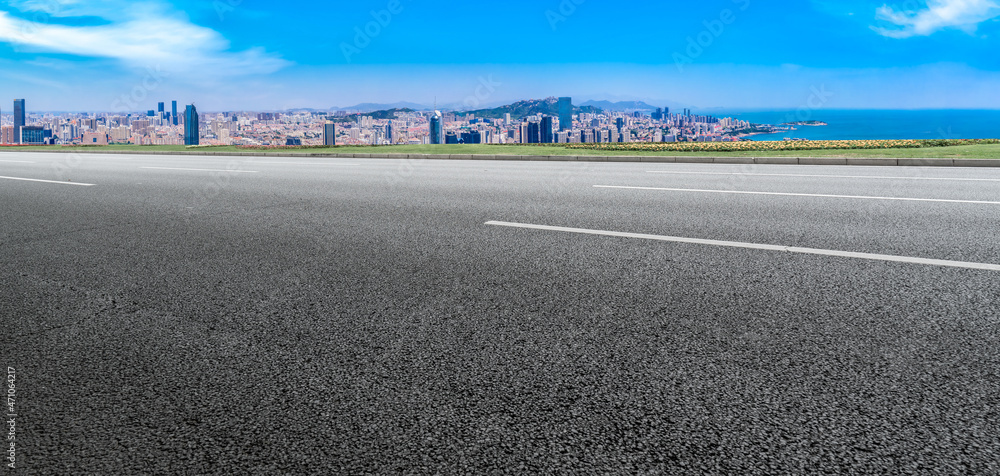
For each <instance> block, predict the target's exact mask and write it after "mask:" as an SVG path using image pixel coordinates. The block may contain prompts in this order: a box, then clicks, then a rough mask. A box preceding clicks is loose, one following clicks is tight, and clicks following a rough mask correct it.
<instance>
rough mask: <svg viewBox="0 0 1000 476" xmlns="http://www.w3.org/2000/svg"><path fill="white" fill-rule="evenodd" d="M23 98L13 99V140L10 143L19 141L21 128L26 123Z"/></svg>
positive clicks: (18, 142)
mask: <svg viewBox="0 0 1000 476" xmlns="http://www.w3.org/2000/svg"><path fill="white" fill-rule="evenodd" d="M24 111H25V109H24V99H15V100H14V141H13V142H11V143H12V144H20V143H21V128H22V127H24V126H26V125H27V122H26V121H25V118H26V115H25V112H24Z"/></svg>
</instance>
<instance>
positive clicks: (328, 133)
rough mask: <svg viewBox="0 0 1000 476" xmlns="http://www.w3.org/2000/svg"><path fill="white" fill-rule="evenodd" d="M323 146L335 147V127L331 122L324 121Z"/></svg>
mask: <svg viewBox="0 0 1000 476" xmlns="http://www.w3.org/2000/svg"><path fill="white" fill-rule="evenodd" d="M323 145H326V146H335V145H337V125H336V124H334V123H333V122H331V121H326V123H325V124H323Z"/></svg>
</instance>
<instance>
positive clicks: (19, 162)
mask: <svg viewBox="0 0 1000 476" xmlns="http://www.w3.org/2000/svg"><path fill="white" fill-rule="evenodd" d="M0 162H7V163H11V164H33V163H34V162H31V161H27V160H0Z"/></svg>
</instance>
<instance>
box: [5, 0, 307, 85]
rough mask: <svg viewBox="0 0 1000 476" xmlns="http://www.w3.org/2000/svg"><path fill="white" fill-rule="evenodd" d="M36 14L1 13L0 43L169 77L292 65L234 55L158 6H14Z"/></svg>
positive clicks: (73, 2) (34, 2)
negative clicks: (91, 21) (84, 20)
mask: <svg viewBox="0 0 1000 476" xmlns="http://www.w3.org/2000/svg"><path fill="white" fill-rule="evenodd" d="M11 3H12V5H13V6H15V7H17V8H19V9H20V10H21V11H28V12H35V13H36V14H34V15H30V16H31V18H32V19H31V20H26V19H22V18H18V17H16V16H14V15H13V14H12V13H11V12H10V11H0V42H6V43H11V44H14V45H16V46H17V47H18V48H19V49H21V50H34V51H41V52H52V53H59V54H69V55H75V56H81V57H93V58H112V59H116V60H120V61H121V62H123V63H125V64H126V65H129V66H134V67H150V66H154V65H155V66H158V67H161V68H163V69H164V70H166V71H170V72H192V71H194V72H198V73H199V74H200V75H205V76H215V77H219V76H237V75H246V74H261V73H271V72H274V71H277V70H279V69H281V68H283V67H285V66H287V65H289V64H290V63H289V62H287V61H285V60H283V59H282V58H281V57H280V56H278V55H275V54H273V53H268V52H267V51H265V50H264V49H262V48H251V49H247V50H244V51H232V50H231V49H230V43H229V41H228V40H226V38H225V37H223V36H222V35H221V34H220V33H219V32H217V31H215V30H212V29H210V28H205V27H202V26H199V25H195V24H193V23H191V22H190V20H189V19H188V18H187V17H186V15H184V14H183V13H181V12H178V11H176V10H174V9H173V8H172V7H170V6H169V5H166V4H163V3H158V2H122V1H118V0H112V1H102V2H84V1H79V0H46V1H38V0H25V1H20V2H11ZM74 17H97V18H100V19H102V20H104V22H103V24H100V25H90V26H75V25H74V26H70V25H65V24H59V23H57V22H56V21H55V19H59V18H74Z"/></svg>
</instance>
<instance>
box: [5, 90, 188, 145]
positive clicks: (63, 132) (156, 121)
mask: <svg viewBox="0 0 1000 476" xmlns="http://www.w3.org/2000/svg"><path fill="white" fill-rule="evenodd" d="M26 103H27V101H26V100H24V99H15V100H14V113H13V114H12V115H11V117H10V118H9V119H8V118H7V117H6V116H2V115H0V144H3V145H51V144H72V145H108V144H141V145H179V144H186V145H198V144H199V138H200V136H201V129H200V127H199V117H198V112H197V110H196V109H195V107H194V106H193V105H192V106H187V111H186V112H185V114H184V117H183V120H182V118H181V117H179V116H178V114H177V101H172V103H171V110H170V112H167V111H166V108H165V104H164V103H162V102H161V103H158V104H157V108H156V109H155V110H149V111H148V112H147V113H146V114H114V113H103V114H88V113H71V114H62V115H57V114H41V115H33V114H29V113H28V110H27V104H26Z"/></svg>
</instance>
